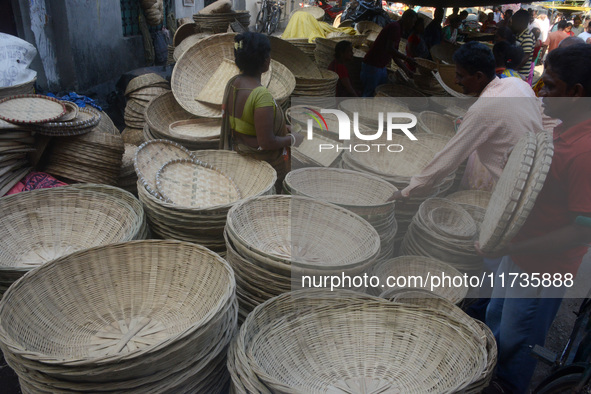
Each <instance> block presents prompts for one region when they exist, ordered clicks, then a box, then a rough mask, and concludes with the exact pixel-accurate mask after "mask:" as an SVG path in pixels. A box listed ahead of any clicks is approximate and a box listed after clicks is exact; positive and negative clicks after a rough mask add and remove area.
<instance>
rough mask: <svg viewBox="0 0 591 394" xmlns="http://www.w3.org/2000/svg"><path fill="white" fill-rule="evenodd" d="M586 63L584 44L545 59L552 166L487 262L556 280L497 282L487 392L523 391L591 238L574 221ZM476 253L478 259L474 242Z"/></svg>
mask: <svg viewBox="0 0 591 394" xmlns="http://www.w3.org/2000/svg"><path fill="white" fill-rule="evenodd" d="M589 64H591V46H589V45H587V44H576V45H571V46H568V47H560V48H558V49H556V50H554V51H552V52H551V53H549V54H548V57H547V59H546V63H545V66H546V68H545V71H544V74H543V75H542V79H543V80H544V88H543V89H542V90H541V92H540V95H541V96H542V97H543V99H542V100H543V106H544V112H545V114H546V115H548V116H550V117H552V118H556V119H560V120H561V121H562V124H560V125H559V126H557V127H556V128H555V129H554V131H553V144H554V155H553V158H552V163H551V165H550V169H549V172H548V175H547V177H546V180H545V182H544V186H543V187H542V189H541V191H540V194H539V195H538V197H537V199H536V201H535V204H534V206H533V209H532V211H531V213H530V214H529V216H528V218H527V220H526V221H525V224H524V225H523V227H522V228H521V230H520V231H519V232H518V234H517V236H516V237H515V238H514V239H513V240H512V241H511V243H510V244H509V245H508V246H506V247H503V248H502V249H500V250H498V251H497V252H495V253H490V254H489V255H488V257H493V258H494V257H500V256H503V258H502V261H501V264H500V266H499V270H498V271H497V276H499V275H501V274H504V275H506V277H509V276H511V275H522V277H524V276H528V277H530V278H533V277H534V276H539V277H544V275H548V276H549V277H551V278H553V279H556V278H561V281H560V282H558V281H555V282H552V283H551V285H549V286H538V287H534V286H533V285H527V284H525V285H523V284H522V285H520V286H513V287H512V286H504V287H501V286H500V285H498V283H497V286H495V287H494V289H493V294H492V297H491V301H490V304H489V306H488V309H487V313H486V324H487V325H488V326H489V327H490V328H491V330H492V332H493V333H494V335H495V338H496V340H497V345H498V349H499V353H498V362H497V369H496V377H495V378H494V379H493V381H492V382H491V385H490V386H489V387H488V388H487V389H485V391H484V393H487V394H490V393H511V394H521V393H526V392H527V389H528V386H529V384H530V380H531V377H532V375H533V373H534V370H535V367H536V363H537V361H536V359H535V358H534V357H532V355H531V348H532V347H533V346H535V345H543V344H544V341H545V338H546V335H547V333H548V330H549V328H550V325H551V324H552V321H553V320H554V318H555V316H556V313H557V311H558V309H559V307H560V304H561V302H562V298H563V297H564V294H565V292H566V289H567V285H566V282H565V281H566V280H567V278H569V277H574V276H575V275H576V274H577V271H578V269H579V266H580V265H581V262H582V259H583V256H584V255H585V254H586V253H587V249H588V248H587V246H586V244H587V243H589V242H590V241H591V233H590V231H589V229H588V228H586V227H582V226H579V225H577V224H575V218H576V217H577V216H586V217H589V216H591V112H589V111H588V110H587V107H588V104H586V103H585V100H589V99H588V97H591V73H589V70H588V65H589ZM564 97H568V99H561V98H564ZM587 102H588V101H587ZM475 248H476V250H477V251H479V252H480V253H481V254H482V252H481V251H480V245H478V243H476V244H475ZM482 255H484V254H482ZM530 283H531V282H530Z"/></svg>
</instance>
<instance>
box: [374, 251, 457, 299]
mask: <svg viewBox="0 0 591 394" xmlns="http://www.w3.org/2000/svg"><path fill="white" fill-rule="evenodd" d="M371 274H372V275H373V276H376V277H378V278H380V283H381V284H385V286H384V287H369V288H368V293H369V294H372V295H375V296H380V297H382V298H388V297H387V296H389V295H392V294H395V293H396V292H399V291H403V290H408V289H423V290H426V291H429V292H431V293H433V294H435V295H437V296H439V297H443V298H445V299H446V300H447V301H449V302H451V303H453V304H459V303H460V302H462V301H463V300H464V298H465V297H466V294H467V293H468V287H467V286H465V285H464V284H463V283H461V284H459V285H457V284H458V282H455V283H456V284H455V285H454V282H453V281H450V282H449V283H446V282H445V281H441V283H440V286H437V287H433V288H432V287H431V285H432V284H433V283H432V282H431V281H430V279H431V278H433V277H438V278H442V277H443V276H446V277H451V278H460V277H462V273H461V272H460V271H458V270H457V269H455V268H454V267H452V266H451V265H450V264H447V263H444V262H443V261H440V260H437V259H434V258H431V257H425V256H399V257H396V258H393V259H389V260H385V261H382V262H380V263H377V264H376V265H375V267H374V269H373V270H372V273H371ZM388 278H395V279H396V280H397V282H392V283H388ZM417 278H419V279H417ZM458 280H459V279H458ZM456 285H457V286H456Z"/></svg>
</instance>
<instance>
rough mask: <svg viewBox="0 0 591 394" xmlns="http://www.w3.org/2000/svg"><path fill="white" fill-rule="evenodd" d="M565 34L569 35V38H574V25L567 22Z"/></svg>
mask: <svg viewBox="0 0 591 394" xmlns="http://www.w3.org/2000/svg"><path fill="white" fill-rule="evenodd" d="M564 32H565V33H566V34H568V36H569V37H574V36H575V33H573V24H572V23H570V22H566V27H565V28H564Z"/></svg>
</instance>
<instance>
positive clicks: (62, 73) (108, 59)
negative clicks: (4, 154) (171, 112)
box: [12, 0, 145, 91]
mask: <svg viewBox="0 0 591 394" xmlns="http://www.w3.org/2000/svg"><path fill="white" fill-rule="evenodd" d="M12 1H13V5H14V9H15V13H16V14H17V15H16V18H17V19H18V20H17V29H18V31H19V36H20V37H21V38H23V39H25V40H27V41H29V42H30V43H32V44H34V45H35V46H36V47H37V50H38V52H39V56H38V59H35V61H34V62H33V64H32V66H31V68H33V69H34V70H36V71H37V72H38V84H39V85H40V87H41V88H43V89H47V90H50V91H58V90H75V91H84V90H85V89H87V88H89V87H91V86H94V85H97V84H100V83H103V82H105V81H108V80H111V79H116V78H119V76H120V75H121V74H123V73H124V72H126V71H129V70H132V69H135V68H138V67H142V66H144V63H145V59H144V49H143V42H142V38H141V36H135V37H123V29H122V25H121V5H120V1H119V0H12Z"/></svg>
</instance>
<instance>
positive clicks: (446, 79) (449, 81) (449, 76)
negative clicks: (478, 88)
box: [435, 64, 469, 98]
mask: <svg viewBox="0 0 591 394" xmlns="http://www.w3.org/2000/svg"><path fill="white" fill-rule="evenodd" d="M435 79H437V82H439V84H440V85H441V87H442V88H443V89H445V91H446V92H447V93H449V94H450V95H452V96H454V97H461V98H464V97H469V96H468V95H466V94H464V93H463V92H464V89H463V88H462V87H461V86H460V85H458V84H457V83H456V66H455V65H453V64H439V65H438V66H437V72H436V73H435Z"/></svg>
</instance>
